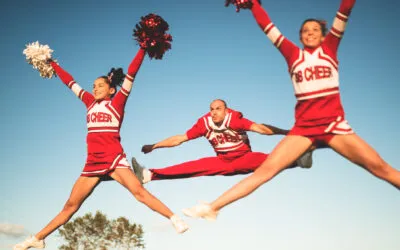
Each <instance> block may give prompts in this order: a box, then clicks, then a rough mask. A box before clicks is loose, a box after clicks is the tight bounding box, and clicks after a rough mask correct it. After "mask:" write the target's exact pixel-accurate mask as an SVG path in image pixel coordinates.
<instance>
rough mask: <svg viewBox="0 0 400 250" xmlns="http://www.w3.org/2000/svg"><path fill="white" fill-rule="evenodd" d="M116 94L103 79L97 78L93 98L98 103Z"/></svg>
mask: <svg viewBox="0 0 400 250" xmlns="http://www.w3.org/2000/svg"><path fill="white" fill-rule="evenodd" d="M114 93H115V89H114V88H110V84H108V83H107V82H106V80H105V79H103V78H97V79H96V80H95V81H94V83H93V96H94V99H95V100H96V101H101V100H104V99H108V98H110V97H111V96H112V95H113V94H114Z"/></svg>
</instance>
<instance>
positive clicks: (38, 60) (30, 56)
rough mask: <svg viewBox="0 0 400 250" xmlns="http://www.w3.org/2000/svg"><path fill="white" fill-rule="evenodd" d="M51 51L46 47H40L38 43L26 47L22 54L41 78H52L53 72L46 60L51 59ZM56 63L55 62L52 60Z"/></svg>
mask: <svg viewBox="0 0 400 250" xmlns="http://www.w3.org/2000/svg"><path fill="white" fill-rule="evenodd" d="M52 52H53V50H52V49H50V47H49V46H48V45H42V44H40V43H39V42H38V41H36V42H34V43H30V44H27V45H26V48H25V49H24V51H23V52H22V53H23V54H24V55H25V56H26V61H27V62H28V63H29V64H31V65H32V66H33V68H34V69H37V70H38V71H39V73H40V76H41V77H43V78H52V77H53V76H55V71H54V69H53V67H51V65H50V63H48V60H49V59H51V53H52ZM53 61H55V62H56V60H53Z"/></svg>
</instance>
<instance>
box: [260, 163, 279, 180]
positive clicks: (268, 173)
mask: <svg viewBox="0 0 400 250" xmlns="http://www.w3.org/2000/svg"><path fill="white" fill-rule="evenodd" d="M282 169H284V167H281V166H279V164H273V163H271V164H268V165H264V166H260V167H259V168H258V169H257V170H256V171H255V172H254V173H255V176H257V182H259V183H261V184H264V183H266V182H268V181H269V180H270V179H272V178H273V177H274V176H275V175H277V174H278V173H279V172H280V171H282Z"/></svg>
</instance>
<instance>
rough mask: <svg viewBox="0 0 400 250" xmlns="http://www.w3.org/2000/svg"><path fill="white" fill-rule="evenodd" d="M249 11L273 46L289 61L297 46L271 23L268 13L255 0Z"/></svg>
mask: <svg viewBox="0 0 400 250" xmlns="http://www.w3.org/2000/svg"><path fill="white" fill-rule="evenodd" d="M251 13H252V14H253V16H254V19H255V20H256V22H257V24H258V26H260V28H261V30H262V31H263V32H264V33H265V34H266V35H267V37H268V38H269V40H271V42H272V43H273V44H274V46H275V47H276V48H278V49H279V51H280V52H281V53H282V55H283V56H284V57H285V59H286V61H287V62H289V60H290V56H292V55H293V53H294V52H295V51H296V50H297V46H296V45H294V44H293V43H292V42H291V41H289V40H288V39H287V38H285V37H284V36H283V35H282V33H281V32H280V31H279V30H278V28H277V27H276V26H275V25H274V23H272V21H271V19H270V17H269V15H268V13H267V12H266V11H265V9H264V8H263V7H262V6H261V5H260V3H259V2H258V1H256V0H253V6H252V8H251Z"/></svg>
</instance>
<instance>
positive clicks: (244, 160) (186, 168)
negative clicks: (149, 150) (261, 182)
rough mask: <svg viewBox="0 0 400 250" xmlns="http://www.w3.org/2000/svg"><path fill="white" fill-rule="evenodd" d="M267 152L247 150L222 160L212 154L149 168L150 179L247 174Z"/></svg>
mask: <svg viewBox="0 0 400 250" xmlns="http://www.w3.org/2000/svg"><path fill="white" fill-rule="evenodd" d="M267 157H268V154H264V153H259V152H248V153H246V154H244V155H242V156H240V157H238V158H235V159H233V160H229V161H227V160H224V159H223V158H220V157H217V156H214V157H206V158H201V159H198V160H195V161H188V162H184V163H181V164H178V165H173V166H170V167H166V168H161V169H150V171H151V172H152V178H151V180H152V181H154V180H163V179H180V178H191V177H198V176H212V175H226V176H229V175H238V174H248V173H251V172H253V171H254V170H255V169H256V168H258V167H259V166H260V165H261V163H262V162H263V161H265V159H266V158H267Z"/></svg>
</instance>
